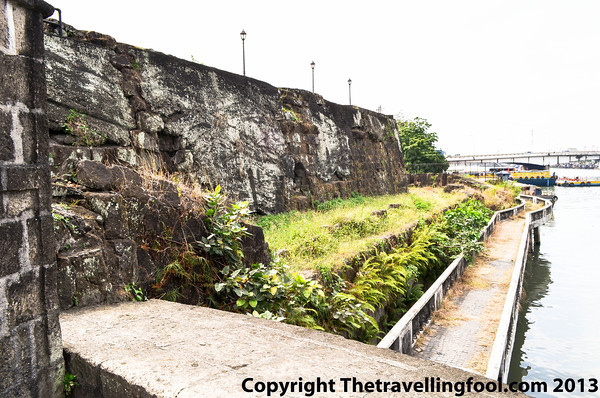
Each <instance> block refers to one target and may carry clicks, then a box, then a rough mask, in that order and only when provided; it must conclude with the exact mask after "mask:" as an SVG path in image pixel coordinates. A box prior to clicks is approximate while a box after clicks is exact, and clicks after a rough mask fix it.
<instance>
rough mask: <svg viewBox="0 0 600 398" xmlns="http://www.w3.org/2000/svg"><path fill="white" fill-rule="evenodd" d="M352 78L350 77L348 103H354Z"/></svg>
mask: <svg viewBox="0 0 600 398" xmlns="http://www.w3.org/2000/svg"><path fill="white" fill-rule="evenodd" d="M351 87H352V79H348V104H349V105H352V89H351Z"/></svg>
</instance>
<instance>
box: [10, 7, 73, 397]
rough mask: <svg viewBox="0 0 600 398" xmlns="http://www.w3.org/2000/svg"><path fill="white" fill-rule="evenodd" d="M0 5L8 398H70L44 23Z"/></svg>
mask: <svg viewBox="0 0 600 398" xmlns="http://www.w3.org/2000/svg"><path fill="white" fill-rule="evenodd" d="M53 11H54V9H53V7H52V6H50V5H48V4H47V3H45V2H43V1H38V0H10V1H5V0H2V1H0V71H1V74H0V355H1V356H2V358H1V359H0V396H2V397H19V398H22V397H53V396H61V395H62V378H63V372H64V364H63V356H62V342H61V333H60V325H59V323H58V305H57V304H58V299H57V294H56V263H55V255H56V253H55V248H54V236H53V227H52V215H51V211H50V198H51V195H50V170H49V167H48V155H47V154H48V127H47V121H46V113H45V108H46V105H45V104H46V86H45V78H44V42H43V36H42V18H43V17H47V16H48V15H50V14H51V13H52V12H53Z"/></svg>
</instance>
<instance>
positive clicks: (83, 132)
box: [63, 109, 106, 147]
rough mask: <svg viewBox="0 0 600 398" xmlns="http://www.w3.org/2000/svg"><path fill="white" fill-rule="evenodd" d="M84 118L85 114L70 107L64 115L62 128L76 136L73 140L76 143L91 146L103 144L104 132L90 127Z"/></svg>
mask: <svg viewBox="0 0 600 398" xmlns="http://www.w3.org/2000/svg"><path fill="white" fill-rule="evenodd" d="M85 118H86V115H85V114H83V113H80V112H78V111H76V110H75V109H71V110H69V113H68V114H67V115H66V117H65V122H64V123H63V128H64V129H65V131H66V132H67V133H69V134H71V135H72V136H74V137H75V138H77V141H76V142H75V144H77V145H84V146H88V147H92V146H98V145H102V144H104V143H105V142H106V134H104V133H103V132H101V131H96V130H93V129H91V128H90V126H89V125H88V123H87V121H86V120H85Z"/></svg>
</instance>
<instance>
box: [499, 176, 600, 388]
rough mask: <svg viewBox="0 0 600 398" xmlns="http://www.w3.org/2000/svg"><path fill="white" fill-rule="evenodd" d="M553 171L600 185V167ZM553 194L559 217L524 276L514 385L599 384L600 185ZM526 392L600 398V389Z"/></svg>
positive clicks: (545, 232)
mask: <svg viewBox="0 0 600 398" xmlns="http://www.w3.org/2000/svg"><path fill="white" fill-rule="evenodd" d="M551 172H556V174H557V175H558V176H559V177H560V176H566V177H576V176H578V177H580V178H583V179H585V178H586V177H587V179H590V180H591V179H597V180H600V170H574V169H551ZM554 192H555V195H556V196H558V201H557V202H556V204H555V206H554V217H553V219H552V220H551V221H550V222H548V223H547V224H546V225H544V226H542V227H540V236H541V245H540V246H539V248H536V250H535V251H534V253H533V254H532V255H530V257H529V260H528V263H527V267H526V271H525V279H524V282H523V284H524V291H525V295H524V298H523V299H522V300H521V311H520V315H519V321H518V326H517V333H516V337H515V347H514V349H513V354H512V361H511V369H510V374H509V381H544V382H546V383H548V386H549V391H550V390H551V389H552V387H553V386H555V383H554V382H553V380H554V379H555V378H561V379H563V380H564V379H567V378H573V379H575V380H577V379H580V378H586V379H588V378H596V379H599V380H600V256H599V255H598V253H599V251H600V186H599V187H582V188H580V187H564V188H563V187H555V188H554ZM578 389H579V388H578ZM578 389H577V390H578ZM586 390H587V388H586ZM527 395H531V396H539V397H546V396H587V395H590V396H592V395H593V396H596V397H598V396H600V392H596V393H595V394H590V393H581V392H574V393H572V394H567V393H562V394H557V393H552V392H547V393H545V394H535V393H531V392H528V393H527Z"/></svg>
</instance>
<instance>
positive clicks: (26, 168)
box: [5, 165, 40, 191]
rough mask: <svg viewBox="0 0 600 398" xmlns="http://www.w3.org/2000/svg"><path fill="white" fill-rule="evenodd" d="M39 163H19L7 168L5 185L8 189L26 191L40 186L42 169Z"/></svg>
mask: <svg viewBox="0 0 600 398" xmlns="http://www.w3.org/2000/svg"><path fill="white" fill-rule="evenodd" d="M39 168H40V167H39V166H37V165H23V166H21V165H19V166H12V167H8V168H6V181H5V187H6V189H7V190H8V191H25V190H29V189H36V188H38V187H39V183H40V182H39V176H40V170H39Z"/></svg>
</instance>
